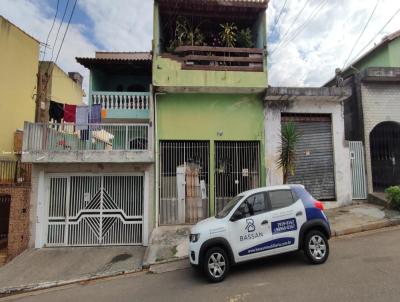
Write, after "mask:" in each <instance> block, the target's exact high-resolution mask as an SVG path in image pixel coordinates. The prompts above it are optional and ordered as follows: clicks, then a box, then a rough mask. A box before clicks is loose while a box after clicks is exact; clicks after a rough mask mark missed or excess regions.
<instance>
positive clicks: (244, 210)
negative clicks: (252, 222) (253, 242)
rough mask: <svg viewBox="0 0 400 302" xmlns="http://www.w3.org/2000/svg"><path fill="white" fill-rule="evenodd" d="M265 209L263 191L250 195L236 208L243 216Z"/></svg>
mask: <svg viewBox="0 0 400 302" xmlns="http://www.w3.org/2000/svg"><path fill="white" fill-rule="evenodd" d="M266 211H267V204H266V200H265V194H264V193H258V194H254V195H252V196H250V197H249V198H247V199H246V200H245V201H243V202H242V204H241V205H240V206H239V207H238V208H237V210H236V212H238V213H240V214H241V216H242V217H243V218H246V217H250V216H253V215H257V214H260V213H263V212H266Z"/></svg>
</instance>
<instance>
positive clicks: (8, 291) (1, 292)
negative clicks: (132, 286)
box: [0, 268, 145, 298]
mask: <svg viewBox="0 0 400 302" xmlns="http://www.w3.org/2000/svg"><path fill="white" fill-rule="evenodd" d="M142 271H145V269H143V268H140V269H135V270H126V271H116V272H112V273H109V274H97V275H89V276H83V277H81V278H77V279H71V280H60V281H50V282H41V283H32V284H28V285H23V286H17V287H6V288H0V298H4V297H7V296H11V295H17V294H23V293H28V292H34V291H38V290H44V289H49V288H54V287H60V286H65V285H71V284H76V283H81V282H89V281H95V280H101V279H107V278H112V277H118V276H123V275H129V274H134V273H139V272H142Z"/></svg>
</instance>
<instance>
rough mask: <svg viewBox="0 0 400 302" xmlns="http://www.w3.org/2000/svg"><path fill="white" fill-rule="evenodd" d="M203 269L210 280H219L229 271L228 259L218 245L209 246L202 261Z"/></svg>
mask: <svg viewBox="0 0 400 302" xmlns="http://www.w3.org/2000/svg"><path fill="white" fill-rule="evenodd" d="M203 270H204V273H205V275H206V276H207V278H208V280H210V281H211V282H221V281H222V280H224V279H225V277H226V275H227V274H228V272H229V259H228V255H227V254H226V252H225V250H224V249H222V248H220V247H213V248H210V249H209V250H208V251H207V252H206V254H205V256H204V262H203Z"/></svg>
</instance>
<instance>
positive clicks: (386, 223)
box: [332, 219, 400, 237]
mask: <svg viewBox="0 0 400 302" xmlns="http://www.w3.org/2000/svg"><path fill="white" fill-rule="evenodd" d="M397 225H400V219H389V220H385V221H378V222H373V223H368V224H365V225H360V226H357V227H352V228H348V229H344V230H339V231H335V230H332V237H340V236H344V235H350V234H355V233H362V232H366V231H373V230H378V229H383V228H387V227H391V226H397Z"/></svg>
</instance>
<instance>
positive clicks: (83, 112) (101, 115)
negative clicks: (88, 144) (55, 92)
mask: <svg viewBox="0 0 400 302" xmlns="http://www.w3.org/2000/svg"><path fill="white" fill-rule="evenodd" d="M106 117H107V113H106V111H105V110H104V109H102V108H101V105H100V104H93V105H92V106H88V105H82V106H79V105H69V104H62V103H58V102H55V101H50V108H49V121H52V120H53V121H56V122H57V123H61V122H62V121H64V122H67V123H76V124H80V125H86V124H88V123H91V124H96V123H101V121H102V119H105V118H106Z"/></svg>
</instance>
